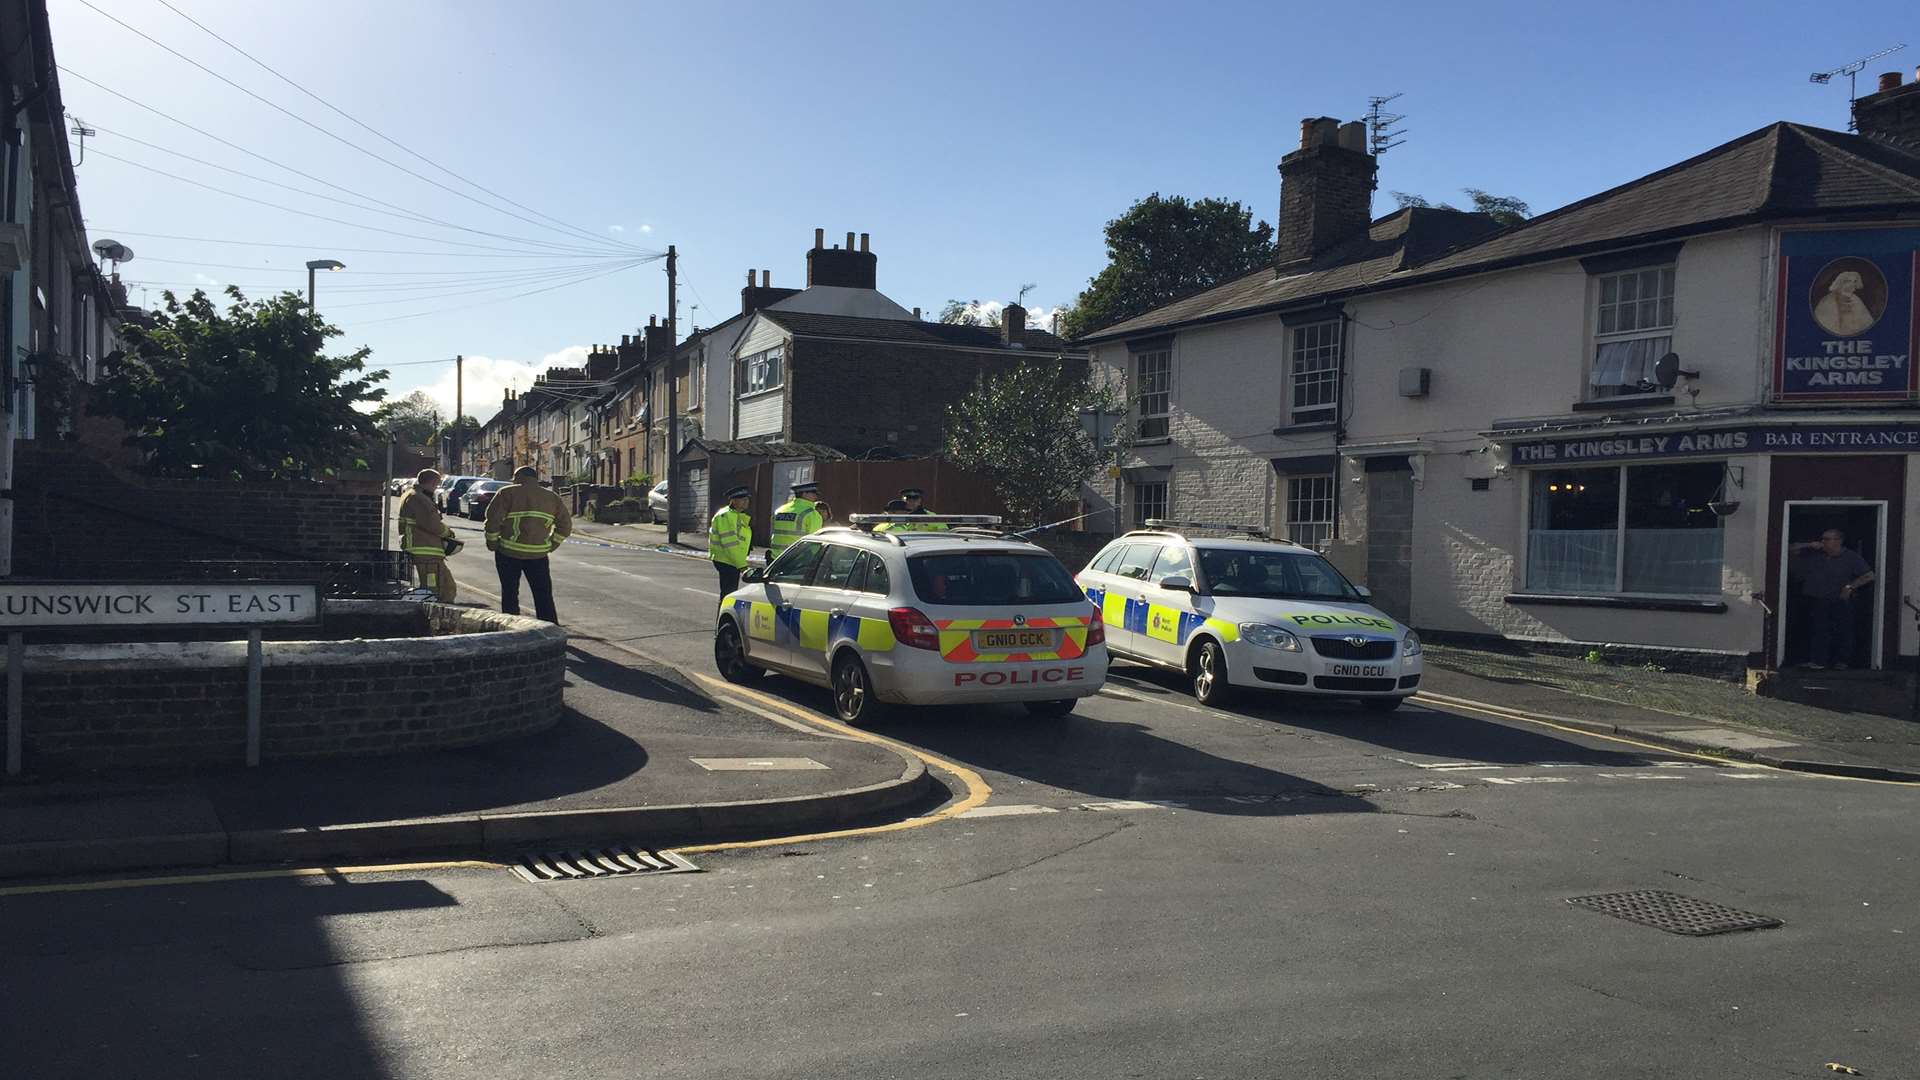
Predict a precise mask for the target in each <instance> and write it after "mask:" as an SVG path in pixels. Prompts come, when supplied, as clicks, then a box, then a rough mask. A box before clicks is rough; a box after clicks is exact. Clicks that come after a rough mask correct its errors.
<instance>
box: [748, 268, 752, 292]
mask: <svg viewBox="0 0 1920 1080" xmlns="http://www.w3.org/2000/svg"><path fill="white" fill-rule="evenodd" d="M747 288H749V289H751V288H753V271H751V270H749V271H747Z"/></svg>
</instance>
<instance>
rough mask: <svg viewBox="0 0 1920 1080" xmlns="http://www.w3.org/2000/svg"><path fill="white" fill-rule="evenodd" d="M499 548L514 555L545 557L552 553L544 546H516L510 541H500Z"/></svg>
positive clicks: (550, 549)
mask: <svg viewBox="0 0 1920 1080" xmlns="http://www.w3.org/2000/svg"><path fill="white" fill-rule="evenodd" d="M500 548H501V550H503V551H509V552H512V553H513V554H516V555H546V554H549V553H551V552H552V551H553V549H552V548H550V547H548V546H547V545H545V544H517V543H515V542H513V541H512V540H502V541H500Z"/></svg>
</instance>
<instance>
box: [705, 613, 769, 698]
mask: <svg viewBox="0 0 1920 1080" xmlns="http://www.w3.org/2000/svg"><path fill="white" fill-rule="evenodd" d="M713 666H714V667H716V668H718V669H720V677H721V678H723V679H725V680H727V681H728V682H730V683H749V682H752V681H753V680H755V679H757V678H759V677H760V675H761V669H760V668H759V667H756V666H755V665H753V664H750V663H748V662H747V651H746V649H745V648H744V647H743V646H742V645H741V643H740V627H739V626H737V625H735V624H734V623H733V622H731V621H729V622H724V623H721V624H720V629H719V630H718V631H716V632H715V633H714V635H713Z"/></svg>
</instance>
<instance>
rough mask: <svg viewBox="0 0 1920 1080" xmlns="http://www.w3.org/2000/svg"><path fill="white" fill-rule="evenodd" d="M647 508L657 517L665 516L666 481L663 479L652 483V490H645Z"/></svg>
mask: <svg viewBox="0 0 1920 1080" xmlns="http://www.w3.org/2000/svg"><path fill="white" fill-rule="evenodd" d="M647 508H648V509H649V510H652V511H653V512H654V514H655V516H657V517H663V518H664V517H666V516H667V482H666V481H665V480H662V481H660V482H659V483H657V484H655V485H653V490H651V491H649V492H647Z"/></svg>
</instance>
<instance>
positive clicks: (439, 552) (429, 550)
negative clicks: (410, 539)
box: [404, 547, 447, 559]
mask: <svg viewBox="0 0 1920 1080" xmlns="http://www.w3.org/2000/svg"><path fill="white" fill-rule="evenodd" d="M404 550H405V551H406V553H407V554H409V555H425V556H428V557H430V558H435V559H438V558H442V557H444V556H445V555H446V553H447V549H446V548H437V547H410V548H405V549H404Z"/></svg>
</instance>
